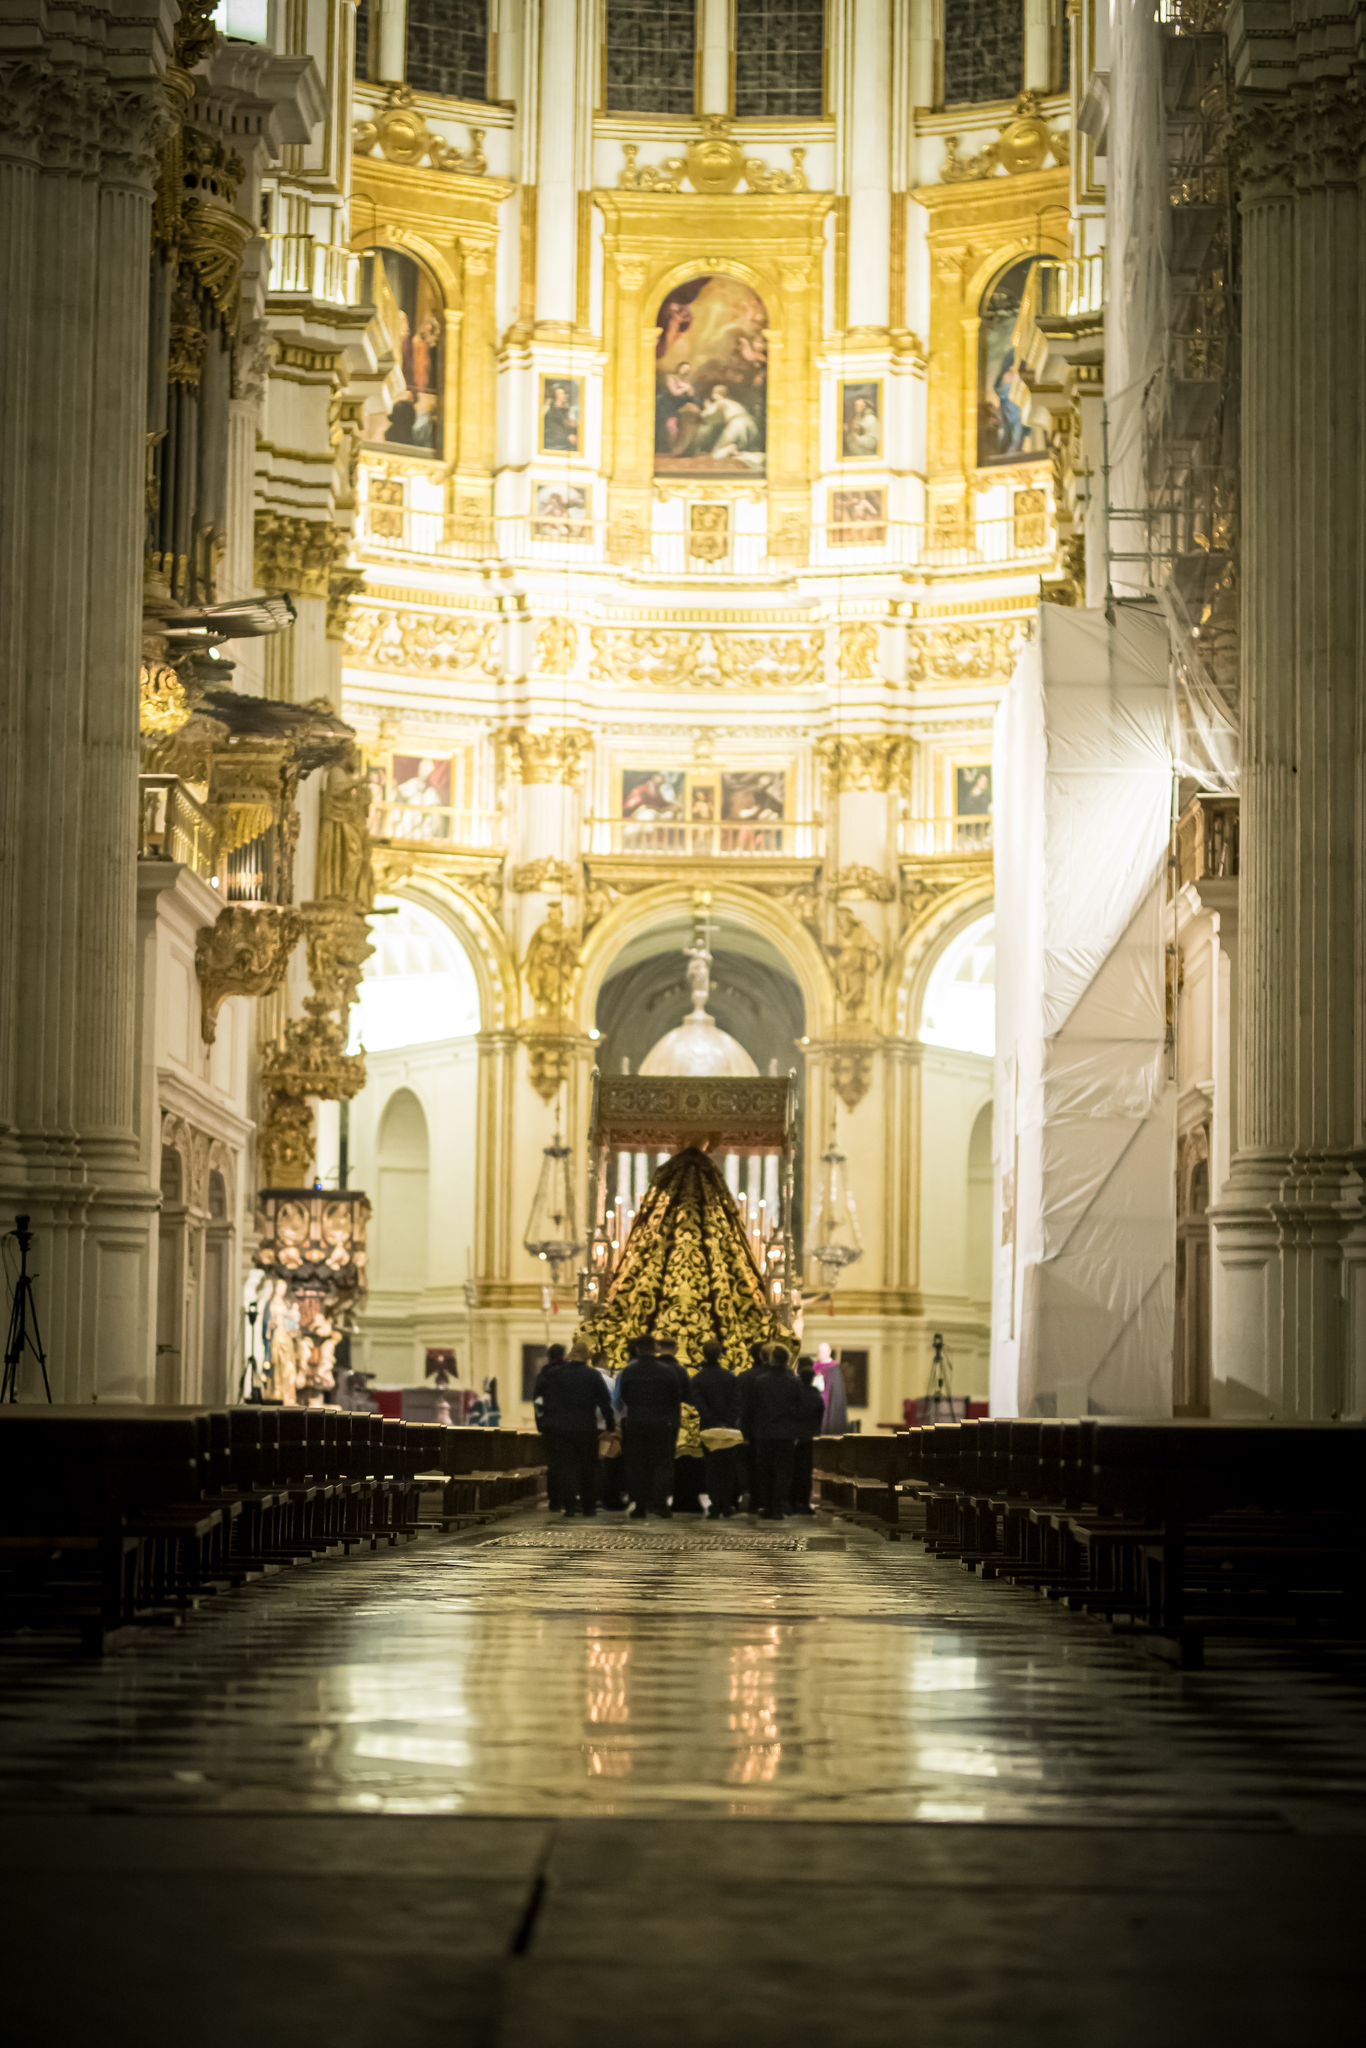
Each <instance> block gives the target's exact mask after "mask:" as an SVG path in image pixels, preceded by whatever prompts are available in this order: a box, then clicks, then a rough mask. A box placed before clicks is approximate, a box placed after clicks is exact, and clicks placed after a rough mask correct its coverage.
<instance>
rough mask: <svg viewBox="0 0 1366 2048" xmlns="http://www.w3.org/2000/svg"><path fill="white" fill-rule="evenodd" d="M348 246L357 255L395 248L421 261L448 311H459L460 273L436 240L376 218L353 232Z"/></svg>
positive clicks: (395, 223)
mask: <svg viewBox="0 0 1366 2048" xmlns="http://www.w3.org/2000/svg"><path fill="white" fill-rule="evenodd" d="M351 249H352V252H353V253H354V254H355V255H357V256H369V255H370V254H372V253H373V252H374V251H375V250H377V249H397V250H398V251H399V253H400V254H401V255H403V256H411V257H412V259H413V261H414V263H420V264H421V265H422V267H423V269H425V270H427V271H429V272H430V273H431V276H432V279H433V281H434V283H435V284H436V285H438V286H439V288H440V291H441V296H442V299H443V301H444V303H445V308H446V311H447V313H450V312H451V311H452V310H455V311H458V310H459V308H460V303H461V294H460V275H459V272H458V271H457V270H456V268H455V266H454V264H453V263H452V262H451V260H450V258H449V256H447V255H444V254H443V252H442V251H441V249H440V248H439V247H438V245H437V244H436V243H435V242H429V241H428V240H427V239H426V237H425V236H423V235H415V234H414V233H413V232H412V230H411V228H406V227H400V226H399V224H398V223H397V222H396V221H389V222H379V221H378V220H377V221H376V223H375V224H374V225H372V226H370V227H366V228H362V229H360V230H358V231H357V232H356V233H355V234H353V235H352V237H351Z"/></svg>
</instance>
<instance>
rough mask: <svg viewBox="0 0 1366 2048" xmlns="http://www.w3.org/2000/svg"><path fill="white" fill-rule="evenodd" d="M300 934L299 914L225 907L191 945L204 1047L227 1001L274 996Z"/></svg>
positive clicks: (266, 907)
mask: <svg viewBox="0 0 1366 2048" xmlns="http://www.w3.org/2000/svg"><path fill="white" fill-rule="evenodd" d="M303 931H304V918H303V913H302V911H299V910H295V909H293V908H292V907H289V906H287V905H282V904H272V903H260V904H257V903H229V904H225V906H224V907H223V909H222V910H220V911H219V913H218V916H217V918H216V919H215V921H214V922H213V923H212V924H211V925H206V926H205V927H204V928H203V930H202V931H201V932H200V933H199V935H198V937H197V939H196V941H195V972H196V973H197V975H198V977H199V993H200V1030H201V1031H202V1033H203V1036H204V1042H205V1044H206V1045H212V1044H213V1042H214V1039H215V1038H216V1036H217V1033H218V1012H219V1011H220V1009H221V1008H222V1007H223V1004H224V1003H225V1002H226V1001H227V999H228V997H229V996H268V995H273V994H274V993H275V991H276V989H277V988H279V987H280V985H281V983H282V982H283V981H284V978H285V974H286V971H287V969H288V967H289V957H290V954H291V953H292V952H293V951H294V948H295V947H296V946H297V945H298V943H299V940H300V939H301V938H302V937H303Z"/></svg>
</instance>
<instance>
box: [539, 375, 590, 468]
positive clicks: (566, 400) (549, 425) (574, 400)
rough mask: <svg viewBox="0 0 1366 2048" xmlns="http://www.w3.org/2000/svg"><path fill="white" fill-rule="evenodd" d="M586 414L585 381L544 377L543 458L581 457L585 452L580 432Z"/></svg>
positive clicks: (542, 409)
mask: <svg viewBox="0 0 1366 2048" xmlns="http://www.w3.org/2000/svg"><path fill="white" fill-rule="evenodd" d="M582 410H583V380H582V378H580V377H542V379H541V444H540V446H541V453H542V455H578V454H580V453H581V452H582V447H583V443H582V440H581V438H580V432H579V420H580V416H581V414H582Z"/></svg>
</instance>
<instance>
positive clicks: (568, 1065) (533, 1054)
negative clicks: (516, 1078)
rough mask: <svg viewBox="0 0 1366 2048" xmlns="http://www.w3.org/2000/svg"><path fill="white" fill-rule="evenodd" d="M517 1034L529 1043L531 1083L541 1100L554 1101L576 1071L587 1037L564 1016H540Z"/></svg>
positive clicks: (527, 1049) (527, 1045) (528, 1068)
mask: <svg viewBox="0 0 1366 2048" xmlns="http://www.w3.org/2000/svg"><path fill="white" fill-rule="evenodd" d="M517 1036H518V1038H519V1039H520V1041H521V1043H522V1044H523V1045H524V1046H525V1047H526V1055H527V1072H528V1075H529V1078H530V1081H531V1085H532V1087H533V1088H534V1089H535V1090H536V1093H537V1094H538V1095H539V1096H540V1098H541V1100H542V1102H553V1101H554V1100H555V1097H556V1096H557V1095H558V1094H559V1092H560V1090H561V1088H563V1086H564V1084H565V1082H566V1081H567V1080H568V1079H569V1077H570V1075H571V1073H572V1072H573V1066H574V1054H575V1051H576V1050H577V1049H578V1048H580V1047H581V1046H582V1045H583V1044H584V1040H583V1039H582V1038H581V1037H580V1036H579V1034H578V1032H576V1031H575V1030H574V1029H573V1027H572V1026H571V1025H570V1024H568V1023H567V1022H566V1021H565V1020H564V1019H563V1018H538V1019H537V1021H536V1022H535V1023H534V1024H528V1025H524V1026H523V1028H522V1029H521V1030H520V1031H519V1032H518V1034H517Z"/></svg>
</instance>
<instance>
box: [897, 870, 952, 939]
mask: <svg viewBox="0 0 1366 2048" xmlns="http://www.w3.org/2000/svg"><path fill="white" fill-rule="evenodd" d="M961 881H962V876H961V875H958V876H944V875H934V876H926V875H907V874H903V876H902V878H901V914H900V918H899V922H898V940H900V939H904V938H905V937H906V935H907V933H908V932H911V931H914V929H915V927H916V926H917V925H918V924H922V923H923V922H924V920H925V919H926V918H927V917H928V916H929V915H930V912H931V911H932V910H934V909H935V908H936V906H937V905H938V904H939V903H941V902H942V901H943V899H944V897H945V896H948V895H951V894H952V892H953V891H954V890H955V889H956V888H958V887H959V886H960V883H961Z"/></svg>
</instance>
